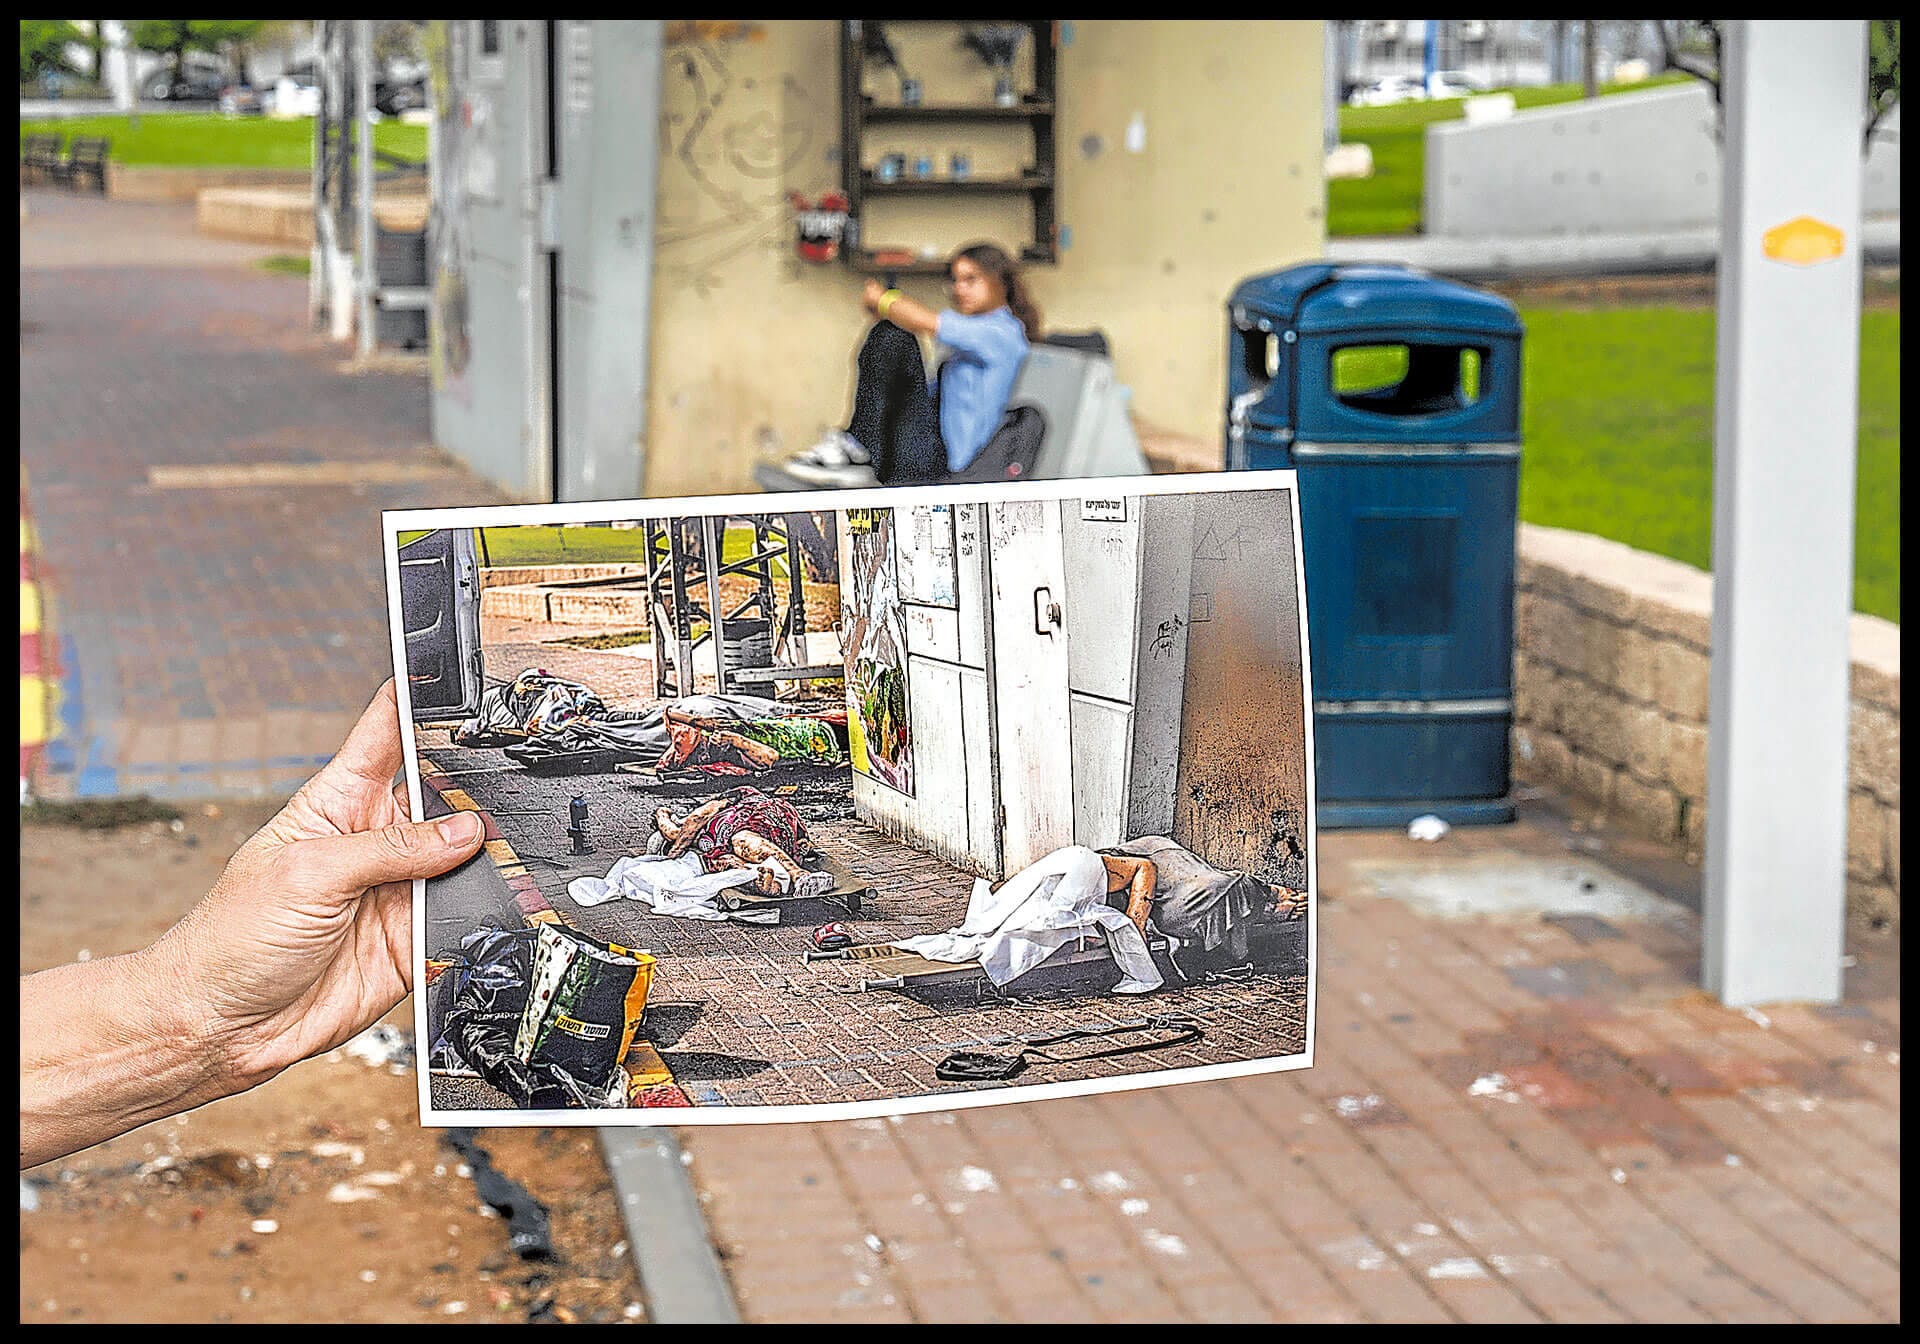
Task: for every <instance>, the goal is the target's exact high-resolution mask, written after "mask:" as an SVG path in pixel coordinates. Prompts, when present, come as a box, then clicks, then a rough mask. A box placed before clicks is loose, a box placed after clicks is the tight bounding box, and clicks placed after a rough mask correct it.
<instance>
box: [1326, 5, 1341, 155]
mask: <svg viewBox="0 0 1920 1344" xmlns="http://www.w3.org/2000/svg"><path fill="white" fill-rule="evenodd" d="M1343 66H1344V62H1342V61H1341V59H1340V23H1339V21H1338V20H1336V19H1322V20H1321V21H1320V157H1321V158H1323V159H1324V158H1325V157H1326V156H1327V155H1329V154H1331V153H1333V151H1334V150H1336V149H1338V148H1339V147H1340V74H1341V70H1342V68H1343Z"/></svg>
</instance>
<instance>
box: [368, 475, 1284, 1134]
mask: <svg viewBox="0 0 1920 1344" xmlns="http://www.w3.org/2000/svg"><path fill="white" fill-rule="evenodd" d="M1268 490H1285V491H1287V492H1288V506H1289V512H1290V514H1291V516H1292V518H1293V574H1294V603H1295V612H1296V615H1297V617H1298V619H1299V629H1300V694H1301V705H1300V713H1301V724H1302V728H1303V731H1304V733H1305V739H1306V740H1305V744H1304V745H1305V759H1306V781H1305V783H1306V816H1307V920H1308V922H1307V1040H1306V1048H1305V1049H1304V1050H1302V1051H1301V1053H1300V1054H1298V1055H1286V1056H1280V1057H1272V1058H1265V1059H1254V1060H1244V1061H1241V1062H1240V1063H1235V1064H1202V1065H1193V1066H1189V1067H1187V1068H1176V1069H1155V1070H1152V1071H1150V1072H1145V1073H1137V1074H1127V1075H1125V1076H1122V1077H1119V1078H1098V1079H1086V1080H1082V1081H1078V1082H1062V1083H1029V1084H1024V1085H1022V1086H1018V1087H998V1088H992V1089H989V1090H986V1091H980V1092H936V1093H921V1094H917V1095H914V1096H902V1097H893V1098H888V1099H884V1100H879V1101H842V1102H808V1103H802V1104H798V1105H793V1106H701V1105H697V1104H696V1105H692V1106H659V1107H623V1108H608V1109H605V1110H593V1111H588V1110H536V1109H524V1110H521V1109H516V1110H506V1111H484V1110H445V1111H443V1110H438V1109H436V1108H435V1107H434V1105H433V1095H432V1087H431V1074H430V1071H429V1069H428V1068H427V1049H426V1047H427V1045H430V1044H431V1042H429V1041H427V1038H426V1033H427V996H426V992H425V986H424V984H422V983H421V980H422V976H423V972H424V970H425V966H426V955H427V952H426V937H427V930H426V920H427V905H426V891H427V879H424V878H416V879H415V881H414V886H413V946H414V954H413V968H412V969H413V971H414V981H415V984H414V995H413V1035H414V1045H415V1051H416V1059H417V1061H418V1063H417V1066H416V1068H417V1072H418V1073H419V1091H420V1123H421V1125H422V1127H424V1128H454V1127H461V1126H478V1127H485V1128H501V1127H507V1126H529V1125H544V1126H555V1127H558V1126H593V1127H596V1128H598V1127H605V1126H621V1127H626V1126H636V1125H638V1126H654V1125H754V1124H802V1123H812V1122H817V1121H831V1120H863V1119H876V1118H884V1117H887V1116H893V1115H919V1114H924V1113H926V1112H929V1111H954V1110H961V1109H966V1108H971V1107H975V1106H1001V1105H1006V1104H1009V1103H1011V1102H1020V1101H1047V1100H1051V1099H1053V1098H1057V1097H1084V1096H1091V1095H1095V1094H1098V1093H1103V1092H1129V1091H1136V1090H1138V1089H1141V1088H1147V1087H1164V1086H1167V1085H1169V1084H1175V1083H1202V1082H1212V1081H1215V1080H1218V1079H1222V1078H1246V1077H1251V1076H1253V1075H1256V1074H1264V1073H1285V1072H1290V1071H1292V1070H1295V1069H1307V1068H1312V1067H1313V1044H1314V1019H1315V1016H1316V1006H1317V1002H1318V990H1319V974H1320V958H1319V941H1320V864H1319V854H1318V849H1319V837H1320V832H1319V828H1318V824H1317V820H1316V818H1315V815H1314V756H1313V661H1312V656H1311V653H1310V650H1309V648H1308V637H1307V566H1306V553H1305V551H1304V550H1303V549H1302V548H1301V540H1300V493H1299V482H1298V479H1297V476H1296V473H1294V472H1292V471H1218V472H1211V471H1210V472H1181V473H1173V474H1168V475H1163V476H1094V477H1083V478H1075V479H1072V480H1047V481H1020V482H1005V483H992V484H974V485H915V486H891V487H880V488H876V489H870V490H806V491H768V492H763V493H758V494H744V495H687V496H670V497H658V498H648V499H627V500H594V501H588V502H584V503H577V504H512V505H495V506H477V507H464V508H444V509H388V510H385V511H383V512H382V513H381V515H380V540H381V545H382V547H383V548H384V552H385V554H384V555H383V557H382V567H383V569H384V570H385V573H386V576H387V624H388V630H389V635H390V638H391V642H392V654H393V667H394V693H395V697H396V699H397V700H398V702H399V706H400V743H401V748H402V752H403V754H404V756H405V760H406V775H407V798H408V807H409V810H410V812H411V815H412V817H413V819H414V820H415V821H424V820H425V819H426V814H425V808H424V803H423V799H422V794H421V787H420V762H419V758H418V756H417V754H416V753H415V750H414V730H413V699H412V696H411V694H410V688H409V687H408V685H407V678H406V666H407V652H406V635H405V627H404V626H403V624H402V622H401V619H400V547H399V544H398V538H399V534H400V533H402V532H412V531H420V530H433V529H437V528H463V527H519V526H536V527H537V526H551V525H553V524H558V523H598V522H614V521H628V520H634V519H646V518H665V517H680V516H684V515H688V514H705V513H735V514H772V513H800V512H814V511H825V510H830V509H831V510H838V509H846V508H902V507H910V506H912V505H914V504H979V503H999V502H1013V501H1044V500H1060V499H1074V498H1084V497H1085V496H1086V495H1087V494H1089V493H1094V494H1099V495H1116V494H1118V495H1180V494H1214V493H1221V492H1231V491H1245V492H1256V491H1268Z"/></svg>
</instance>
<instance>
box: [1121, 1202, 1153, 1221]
mask: <svg viewBox="0 0 1920 1344" xmlns="http://www.w3.org/2000/svg"><path fill="white" fill-rule="evenodd" d="M1152 1207H1153V1206H1152V1205H1151V1204H1149V1203H1147V1201H1146V1200H1144V1199H1123V1200H1121V1201H1120V1212H1122V1213H1124V1214H1126V1215H1127V1217H1129V1218H1138V1217H1139V1216H1140V1215H1141V1214H1143V1213H1145V1212H1146V1211H1147V1210H1148V1209H1150V1208H1152Z"/></svg>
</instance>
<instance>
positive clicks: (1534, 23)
mask: <svg viewBox="0 0 1920 1344" xmlns="http://www.w3.org/2000/svg"><path fill="white" fill-rule="evenodd" d="M1333 22H1334V24H1335V26H1336V28H1337V29H1338V30H1339V34H1340V43H1341V59H1342V65H1343V83H1344V84H1345V85H1346V86H1347V87H1346V88H1345V89H1343V90H1342V93H1343V95H1344V94H1345V93H1346V92H1348V91H1350V89H1351V88H1352V87H1353V86H1356V85H1365V84H1369V83H1372V82H1373V81H1375V80H1379V79H1384V78H1386V77H1387V76H1390V75H1414V76H1418V75H1421V74H1423V73H1424V72H1425V70H1426V47H1427V27H1428V25H1429V24H1434V25H1437V28H1438V31H1437V33H1436V39H1437V41H1436V47H1437V50H1436V52H1435V56H1436V59H1435V61H1434V68H1435V69H1438V70H1449V71H1457V72H1459V73H1460V74H1462V75H1464V76H1465V77H1466V78H1467V81H1468V82H1469V83H1471V84H1473V85H1475V86H1476V87H1480V88H1507V87H1527V86H1530V85H1538V84H1570V83H1574V82H1576V81H1578V80H1579V79H1580V78H1581V67H1582V57H1581V50H1580V43H1581V41H1582V35H1583V20H1579V19H1337V20H1334V21H1333ZM1656 24H1657V21H1656V20H1653V19H1601V20H1598V21H1597V28H1596V31H1595V37H1596V40H1597V46H1598V60H1597V61H1596V65H1597V66H1598V72H1597V73H1598V75H1599V78H1600V79H1601V81H1602V82H1605V81H1607V80H1609V79H1611V78H1612V76H1613V72H1614V69H1615V67H1616V66H1618V65H1619V64H1620V63H1621V62H1622V61H1629V60H1643V61H1648V62H1651V63H1652V64H1654V65H1655V66H1657V65H1658V64H1659V58H1660V37H1659V33H1658V31H1657V27H1656Z"/></svg>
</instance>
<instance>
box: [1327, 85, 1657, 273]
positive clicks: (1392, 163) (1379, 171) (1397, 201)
mask: <svg viewBox="0 0 1920 1344" xmlns="http://www.w3.org/2000/svg"><path fill="white" fill-rule="evenodd" d="M1690 78H1691V77H1690V76H1688V75H1680V74H1670V75H1662V76H1659V77H1657V78H1655V79H1649V80H1645V81H1642V82H1641V83H1638V84H1609V85H1606V86H1605V87H1603V88H1602V89H1601V90H1600V93H1601V95H1602V96H1603V97H1611V96H1614V95H1617V94H1623V93H1641V92H1644V91H1646V90H1647V89H1652V88H1659V87H1661V86H1663V85H1668V84H1676V83H1685V82H1687V81H1688V80H1689V79H1690ZM1499 92H1503V93H1511V94H1512V95H1513V101H1514V104H1515V108H1516V110H1518V111H1525V110H1526V109H1527V108H1530V107H1547V106H1551V105H1553V104H1555V103H1572V102H1578V101H1579V100H1580V97H1581V95H1582V89H1581V86H1580V85H1578V84H1545V85H1541V86H1539V87H1537V88H1525V89H1503V90H1499ZM1465 102H1466V100H1465V99H1464V98H1439V99H1435V100H1433V101H1431V102H1420V103H1396V104H1394V105H1393V106H1391V107H1343V108H1341V109H1340V113H1339V117H1340V139H1341V141H1342V142H1344V143H1348V144H1355V143H1359V144H1365V145H1368V146H1369V147H1371V148H1372V150H1373V176H1371V177H1360V178H1340V179H1338V180H1335V181H1330V182H1328V183H1327V233H1328V235H1329V236H1331V237H1336V238H1341V237H1352V236H1359V237H1367V236H1372V235H1378V234H1394V233H1418V232H1420V228H1421V196H1422V193H1423V190H1424V187H1425V181H1426V177H1425V175H1426V165H1427V127H1429V126H1431V125H1432V124H1433V123H1434V122H1436V121H1454V120H1457V119H1459V118H1460V117H1462V116H1464V115H1465V112H1464V110H1463V108H1464V104H1465Z"/></svg>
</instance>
